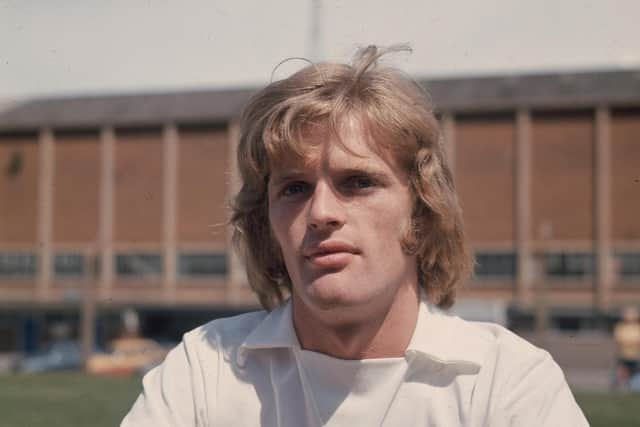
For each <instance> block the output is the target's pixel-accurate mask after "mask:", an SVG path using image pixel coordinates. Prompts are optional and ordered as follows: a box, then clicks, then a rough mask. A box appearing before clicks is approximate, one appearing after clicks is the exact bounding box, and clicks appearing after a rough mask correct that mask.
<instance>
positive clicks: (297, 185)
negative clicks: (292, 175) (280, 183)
mask: <svg viewBox="0 0 640 427" xmlns="http://www.w3.org/2000/svg"><path fill="white" fill-rule="evenodd" d="M308 188H309V184H307V183H305V182H293V183H291V184H287V185H285V186H284V188H283V189H282V195H283V196H295V195H298V194H302V193H304V192H305V191H307V189H308Z"/></svg>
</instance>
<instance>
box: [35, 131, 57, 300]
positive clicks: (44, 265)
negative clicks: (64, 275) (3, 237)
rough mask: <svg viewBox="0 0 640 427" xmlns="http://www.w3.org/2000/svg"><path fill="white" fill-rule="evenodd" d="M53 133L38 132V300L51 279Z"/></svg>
mask: <svg viewBox="0 0 640 427" xmlns="http://www.w3.org/2000/svg"><path fill="white" fill-rule="evenodd" d="M54 143H55V142H54V135H53V131H52V130H51V129H48V128H44V129H42V130H40V135H39V149H40V176H39V182H38V245H39V250H38V254H39V263H38V292H37V295H38V299H39V300H40V301H44V300H46V299H47V298H48V297H49V291H50V288H51V280H52V277H53V200H54V194H53V192H54V189H55V187H54V185H53V179H54V173H55V171H54V168H55V146H54Z"/></svg>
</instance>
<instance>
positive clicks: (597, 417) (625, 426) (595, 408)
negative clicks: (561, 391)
mask: <svg viewBox="0 0 640 427" xmlns="http://www.w3.org/2000/svg"><path fill="white" fill-rule="evenodd" d="M576 400H577V401H578V404H579V405H580V407H581V408H582V411H583V412H584V414H585V416H586V417H587V419H588V420H589V423H590V424H591V426H592V427H610V426H615V427H638V426H639V425H640V394H639V393H629V394H620V393H606V394H605V393H576Z"/></svg>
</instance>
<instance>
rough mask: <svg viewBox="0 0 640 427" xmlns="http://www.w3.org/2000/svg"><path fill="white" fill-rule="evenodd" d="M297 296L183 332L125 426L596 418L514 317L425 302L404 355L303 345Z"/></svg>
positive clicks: (496, 423) (574, 421) (520, 422)
mask: <svg viewBox="0 0 640 427" xmlns="http://www.w3.org/2000/svg"><path fill="white" fill-rule="evenodd" d="M291 312H292V310H291V302H288V303H287V304H285V305H284V306H283V307H280V308H278V309H275V310H273V311H272V312H270V313H267V312H265V311H259V312H254V313H248V314H243V315H240V316H236V317H232V318H227V319H219V320H214V321H212V322H210V323H208V324H206V325H204V326H201V327H199V328H197V329H195V330H193V331H191V332H188V333H187V334H185V335H184V339H183V342H182V343H181V344H180V345H178V346H177V347H176V348H175V349H173V350H172V351H171V352H170V353H169V354H168V355H167V358H166V360H165V361H164V363H163V364H162V365H161V366H159V367H157V368H155V369H154V370H152V371H151V372H149V373H148V374H147V375H146V376H145V377H144V380H143V385H144V390H143V393H142V394H141V395H140V396H139V397H138V399H137V400H136V402H135V404H134V405H133V408H132V409H131V411H130V412H129V414H127V416H126V417H125V419H124V420H123V422H122V424H121V426H124V427H129V426H136V427H143V426H149V427H159V426H278V427H284V426H292V427H301V426H349V427H353V426H382V425H384V426H443V427H450V426H487V427H488V426H491V427H501V426H536V427H538V426H563V427H565V426H566V427H568V426H587V425H588V423H587V421H586V419H585V417H584V415H583V414H582V412H581V410H580V408H579V407H578V405H577V404H576V402H575V400H574V398H573V395H572V394H571V391H570V390H569V387H568V386H567V383H566V381H565V379H564V375H563V374H562V371H561V370H560V368H559V367H558V365H557V364H556V363H555V362H554V361H553V359H552V358H551V356H550V355H549V354H548V353H547V352H546V351H544V350H541V349H539V348H536V347H534V346H533V345H531V344H529V343H528V342H526V341H524V340H523V339H521V338H519V337H518V336H517V335H515V334H513V333H511V332H510V331H508V330H507V329H505V328H503V327H501V326H498V325H494V324H489V323H479V322H468V321H464V320H462V319H460V318H458V317H455V316H451V315H449V314H446V313H444V312H442V311H440V310H439V309H437V308H436V307H434V306H432V305H430V304H428V303H426V302H425V301H423V302H421V304H420V311H419V314H418V323H417V325H416V329H415V331H414V334H413V337H412V339H411V343H410V345H409V347H408V348H407V350H406V352H405V357H399V358H388V359H368V360H341V359H336V358H333V357H330V356H327V355H324V354H321V353H316V352H312V351H307V350H302V349H301V348H300V344H299V342H298V339H297V336H296V334H295V331H294V328H293V321H292V317H291Z"/></svg>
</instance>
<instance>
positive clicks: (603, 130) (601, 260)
mask: <svg viewBox="0 0 640 427" xmlns="http://www.w3.org/2000/svg"><path fill="white" fill-rule="evenodd" d="M594 152H595V158H594V167H595V174H594V176H595V182H594V184H595V185H594V187H595V188H594V190H595V191H594V193H595V203H594V218H595V240H596V245H595V246H596V248H595V249H596V270H597V273H596V289H595V292H596V295H595V298H596V306H597V307H598V308H599V309H600V310H606V309H608V308H609V305H610V300H611V286H612V282H613V260H612V251H611V113H610V110H609V109H608V108H607V107H603V106H600V107H598V108H597V109H596V116H595V150H594Z"/></svg>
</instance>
